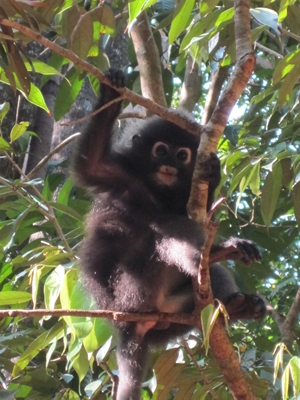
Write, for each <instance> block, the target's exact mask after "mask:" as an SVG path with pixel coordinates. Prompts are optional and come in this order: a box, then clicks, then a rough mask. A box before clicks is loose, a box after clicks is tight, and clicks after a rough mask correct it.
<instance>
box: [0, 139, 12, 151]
mask: <svg viewBox="0 0 300 400" xmlns="http://www.w3.org/2000/svg"><path fill="white" fill-rule="evenodd" d="M9 149H10V145H9V143H7V141H6V140H5V139H3V137H1V136H0V151H3V150H9Z"/></svg>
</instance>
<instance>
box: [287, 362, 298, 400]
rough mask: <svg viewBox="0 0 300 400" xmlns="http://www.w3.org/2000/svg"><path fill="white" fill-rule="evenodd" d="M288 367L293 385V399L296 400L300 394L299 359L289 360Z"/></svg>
mask: <svg viewBox="0 0 300 400" xmlns="http://www.w3.org/2000/svg"><path fill="white" fill-rule="evenodd" d="M289 366H290V370H291V375H292V378H293V383H294V385H293V386H294V387H293V389H294V397H295V398H297V396H298V395H299V393H300V358H299V357H296V356H295V357H293V358H291V359H290V362H289Z"/></svg>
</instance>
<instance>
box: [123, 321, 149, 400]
mask: <svg viewBox="0 0 300 400" xmlns="http://www.w3.org/2000/svg"><path fill="white" fill-rule="evenodd" d="M119 333H120V339H119V344H118V348H117V361H118V367H119V384H118V390H117V400H140V398H141V386H142V382H143V378H144V373H145V367H146V363H147V359H148V351H149V349H148V345H146V344H145V342H144V341H143V338H142V337H141V336H140V335H138V334H137V333H136V324H130V326H129V327H128V325H127V326H126V329H124V330H122V331H119Z"/></svg>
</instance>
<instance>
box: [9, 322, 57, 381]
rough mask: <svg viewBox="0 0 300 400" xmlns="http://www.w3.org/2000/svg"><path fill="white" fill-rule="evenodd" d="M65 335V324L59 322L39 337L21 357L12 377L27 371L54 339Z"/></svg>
mask: <svg viewBox="0 0 300 400" xmlns="http://www.w3.org/2000/svg"><path fill="white" fill-rule="evenodd" d="M63 333H64V323H63V320H61V321H58V322H57V323H56V324H55V325H54V326H53V327H52V328H51V329H50V330H47V331H46V332H44V333H42V334H41V335H40V336H39V337H37V338H36V339H35V340H34V341H33V342H32V343H31V344H30V345H29V346H28V347H27V349H26V350H25V351H24V352H23V353H22V355H21V357H20V358H19V359H18V361H17V362H16V364H15V366H14V369H13V372H12V375H13V376H17V375H18V374H19V373H20V372H21V371H23V370H24V369H25V367H26V366H27V365H28V363H29V362H30V361H31V360H32V359H33V358H34V357H35V356H36V355H37V354H38V353H39V352H40V351H41V350H42V349H44V348H45V347H47V346H48V344H49V343H51V342H52V340H53V339H54V338H59V337H60V336H62V335H63Z"/></svg>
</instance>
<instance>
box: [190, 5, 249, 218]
mask: <svg viewBox="0 0 300 400" xmlns="http://www.w3.org/2000/svg"><path fill="white" fill-rule="evenodd" d="M235 32H236V54H237V57H239V58H237V63H236V66H235V70H234V72H233V75H232V77H231V78H230V80H229V82H228V83H227V86H226V88H225V89H224V91H223V93H222V94H221V97H220V99H219V101H218V103H217V106H216V108H215V110H214V111H213V113H212V116H211V119H210V121H209V122H208V123H207V125H205V127H204V128H203V131H202V135H201V142H200V146H199V150H198V158H197V162H196V167H195V171H194V175H193V180H192V191H191V196H190V199H189V204H188V210H189V212H190V213H191V214H192V215H193V218H195V220H196V221H199V222H201V221H203V220H204V219H205V215H206V207H203V208H202V209H195V207H194V205H195V204H197V203H199V201H200V200H197V199H201V196H203V193H202V192H203V188H202V186H201V185H199V182H200V181H201V177H202V176H203V173H202V171H201V160H205V159H206V158H207V156H209V154H210V153H215V152H216V150H217V146H218V142H219V140H220V138H221V136H222V133H223V132H224V129H225V127H226V124H227V122H228V118H229V115H230V113H231V111H232V109H233V107H234V105H235V104H236V102H237V100H238V99H239V97H240V95H241V93H242V92H243V90H244V88H245V87H246V85H247V83H248V80H249V78H250V76H251V74H252V72H253V70H254V67H255V54H254V52H253V51H252V45H251V35H250V32H251V30H250V2H249V1H248V0H235ZM198 160H199V161H198Z"/></svg>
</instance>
